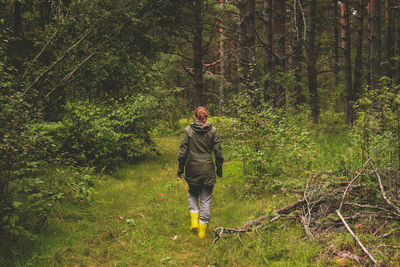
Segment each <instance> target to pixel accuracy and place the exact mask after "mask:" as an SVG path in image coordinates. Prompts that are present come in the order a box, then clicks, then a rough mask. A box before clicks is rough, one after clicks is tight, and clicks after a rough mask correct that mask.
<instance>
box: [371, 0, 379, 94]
mask: <svg viewBox="0 0 400 267" xmlns="http://www.w3.org/2000/svg"><path fill="white" fill-rule="evenodd" d="M380 10H381V5H380V0H370V21H371V45H370V76H371V89H372V90H375V89H377V88H378V82H379V77H380V74H381V72H380V63H381V53H380V52H381V38H380V37H381V17H380Z"/></svg>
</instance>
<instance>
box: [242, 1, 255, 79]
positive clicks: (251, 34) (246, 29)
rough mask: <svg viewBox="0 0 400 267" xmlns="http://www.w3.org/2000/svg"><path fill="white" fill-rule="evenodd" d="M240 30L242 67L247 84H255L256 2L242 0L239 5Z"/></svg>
mask: <svg viewBox="0 0 400 267" xmlns="http://www.w3.org/2000/svg"><path fill="white" fill-rule="evenodd" d="M239 13H240V28H239V34H240V35H239V46H240V47H239V48H240V67H241V71H242V73H243V76H244V79H245V83H251V82H255V71H254V70H252V68H253V69H254V67H255V66H254V63H255V60H254V57H255V43H256V28H255V2H254V0H241V1H240V3H239Z"/></svg>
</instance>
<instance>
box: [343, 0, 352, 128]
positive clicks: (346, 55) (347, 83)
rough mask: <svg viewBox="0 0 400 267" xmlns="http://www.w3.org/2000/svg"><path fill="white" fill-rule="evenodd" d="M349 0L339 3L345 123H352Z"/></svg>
mask: <svg viewBox="0 0 400 267" xmlns="http://www.w3.org/2000/svg"><path fill="white" fill-rule="evenodd" d="M349 11H350V7H349V0H342V3H341V26H342V49H343V70H344V88H343V91H344V109H345V115H346V123H347V124H352V123H353V90H352V87H351V86H352V81H351V51H350V18H349Z"/></svg>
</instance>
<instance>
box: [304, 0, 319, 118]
mask: <svg viewBox="0 0 400 267" xmlns="http://www.w3.org/2000/svg"><path fill="white" fill-rule="evenodd" d="M308 5H309V6H308V11H309V12H308V30H307V50H306V51H307V55H306V56H307V77H308V91H309V94H310V107H311V116H312V119H313V121H314V122H315V123H318V117H319V103H318V91H317V87H318V83H317V70H316V51H315V50H316V49H315V21H316V18H315V16H316V14H315V10H316V5H317V1H316V0H310V1H309V3H308Z"/></svg>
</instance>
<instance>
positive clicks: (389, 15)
mask: <svg viewBox="0 0 400 267" xmlns="http://www.w3.org/2000/svg"><path fill="white" fill-rule="evenodd" d="M385 4H386V12H385V17H386V62H387V68H386V75H387V76H388V77H390V78H392V76H393V75H392V72H393V71H392V68H393V66H394V60H393V56H394V38H393V36H394V34H393V10H392V0H386V3H385Z"/></svg>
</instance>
